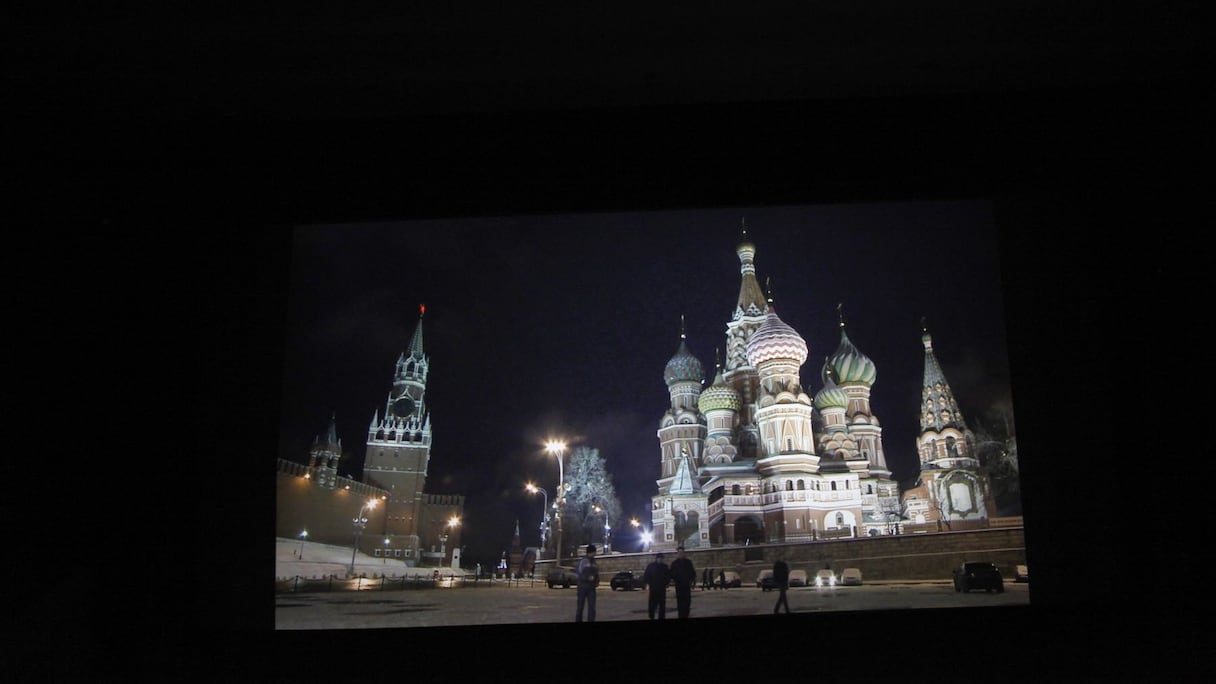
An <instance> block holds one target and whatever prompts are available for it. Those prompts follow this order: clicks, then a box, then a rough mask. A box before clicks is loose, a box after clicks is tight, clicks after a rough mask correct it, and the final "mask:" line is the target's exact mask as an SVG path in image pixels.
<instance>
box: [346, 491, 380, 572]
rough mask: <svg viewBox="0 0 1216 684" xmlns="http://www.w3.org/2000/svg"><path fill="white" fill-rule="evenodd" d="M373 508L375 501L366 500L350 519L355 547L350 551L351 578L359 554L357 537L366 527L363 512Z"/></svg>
mask: <svg viewBox="0 0 1216 684" xmlns="http://www.w3.org/2000/svg"><path fill="white" fill-rule="evenodd" d="M375 507H376V500H375V499H368V500H367V503H365V504H363V505H362V506H361V507H360V508H359V512H358V513H356V514H355V517H354V518H353V519H351V522H352V523H353V524H354V526H355V545H354V547H353V548H351V550H350V575H351V577H354V575H355V554H356V553H358V552H359V535H360V534H362V533H363V528H364V527H367V518H365V517H363V511H366V510H368V509H370V508H375Z"/></svg>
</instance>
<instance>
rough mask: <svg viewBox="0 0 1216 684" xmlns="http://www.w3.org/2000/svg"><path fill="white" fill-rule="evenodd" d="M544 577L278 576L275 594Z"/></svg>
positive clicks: (525, 581) (531, 582)
mask: <svg viewBox="0 0 1216 684" xmlns="http://www.w3.org/2000/svg"><path fill="white" fill-rule="evenodd" d="M545 585H546V582H545V579H544V577H538V576H528V577H494V576H489V577H487V576H485V575H482V576H480V577H478V576H477V575H475V574H472V573H469V574H465V573H451V572H450V573H447V574H440V575H438V576H435V575H408V576H400V577H399V576H396V575H394V576H392V577H389V576H387V575H372V576H371V577H368V576H367V575H366V574H362V575H359V576H358V577H339V576H337V575H326V576H322V577H303V576H301V575H296V576H294V577H287V578H283V577H279V578H276V579H275V582H274V592H275V593H276V594H306V593H317V592H331V591H401V590H406V589H414V590H425V589H467V588H488V587H535V586H545Z"/></svg>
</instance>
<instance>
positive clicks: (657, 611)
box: [574, 544, 790, 622]
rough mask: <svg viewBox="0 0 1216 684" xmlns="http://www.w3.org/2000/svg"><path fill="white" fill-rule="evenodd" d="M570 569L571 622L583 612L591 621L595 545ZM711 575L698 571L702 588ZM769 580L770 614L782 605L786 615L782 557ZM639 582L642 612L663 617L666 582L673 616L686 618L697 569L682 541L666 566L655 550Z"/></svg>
mask: <svg viewBox="0 0 1216 684" xmlns="http://www.w3.org/2000/svg"><path fill="white" fill-rule="evenodd" d="M574 572H575V574H576V575H577V576H578V607H577V609H576V610H575V612H574V621H575V622H582V621H583V617H584V614H585V616H586V619H587V622H595V589H596V587H597V586H599V583H600V573H599V567H598V566H597V565H596V562H595V544H588V545H587V550H586V555H584V556H583V557H582V558H581V559H580V560H579V562H578V565H577V566H575V568H574ZM719 573H720V574H719V578H720V581H721V584H722V588H723V589H725V588H726V571H725V570H721V571H719ZM711 577H712V573H711V571H710V570H709V569H708V568H707V569H706V570H705V571H704V572H703V573H702V583H703V584H702V588H705V586H704V585H705V584H706V583H710V582H712V580H710V578H711ZM773 579H774V580H775V581H776V584H777V590H778V595H777V604H776V605H774V606H773V614H774V615H776V614H777V613H778V612H780V609H781V608H782V607H784V608H785V612H786V614H789V612H790V604H789V599H787V598H786V595H785V594H786V590H787V589H789V586H790V568H789V565H787V564H786V562H785V561H784V560H781V559H777V562H776V563H774V564H773ZM642 581H643V583H644V584H645V585H646V589H647V597H646V611H647V614H648V615H649V616H650V619H651V620H664V619H666V618H667V585H668V584H671V585H672V586H673V587H674V588H675V590H676V615H677V616H678V617H679V618H680V619H681V620H684V619H687V618H688V616H689V614H690V613H691V612H692V588H693V585H694V584H695V583H696V581H697V571H696V569H695V568H693V565H692V561H691V560H690V559H689V558H688V557H687V556H685V555H684V545H683V544H681V545H680V546H677V547H676V559H675V560H673V561H672V562H671V565H670V566H669V565H667V563H665V562H664V561H663V554H662V553H656V554H655V556H654V560H653V561H651V562H650V564H649V565H647V566H646V571H645V572H644V573H643V574H642Z"/></svg>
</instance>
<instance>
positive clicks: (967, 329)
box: [278, 201, 1010, 563]
mask: <svg viewBox="0 0 1216 684" xmlns="http://www.w3.org/2000/svg"><path fill="white" fill-rule="evenodd" d="M744 219H745V220H746V225H747V231H748V236H749V238H750V239H751V240H752V242H753V243H754V244H755V245H756V267H757V273H758V276H759V278H760V281H761V283H762V285H763V283H764V282H765V281H766V280H769V281H770V282H771V287H772V295H773V301H774V304H775V306H776V309H777V312H778V314H779V315H780V316H781V318H782V320H783V321H785V322H786V323H788V324H790V325H792V326H793V327H794V328H795V329H796V330H797V331H798V332H799V334H801V335H802V336H803V338H804V339H806V341H807V343H808V345H809V347H810V356H809V358H808V361H807V363H806V364H805V365H804V366H803V368H802V382H803V385H804V386H808V387H809V389H810V391H811V393H812V394H813V393H814V392H815V391H818V389H819V388H820V387H821V386H822V383H821V381H820V378H819V369H820V367H821V365H822V360H823V358H824V357H825V356H826V355H828V354H830V353H831V352H832V351H834V350H835V348H836V345H837V343H838V341H839V332H838V326H837V320H838V318H837V312H836V307H837V303H843V305H844V306H843V313H844V318H845V323H846V325H847V328H848V332H849V337H850V339H851V340H852V341H853V342H854V344H855V345H856V346H857V347H858V348H859V349H860V350H861V351H862V352H864V353H865V354H866V355H868V356H869V357H870V358H871V359H873V360H874V363H875V364H876V366H877V370H878V379H877V382H876V383H875V385H874V388H873V393H872V408H873V410H874V412H875V414H876V415H877V416H878V417H879V420H880V421H881V422H882V424H883V428H884V432H883V439H884V446H885V448H886V453H887V458H888V464H889V466H890V467H891V468H892V470H893V471H894V473H895V477H896V478H897V479H900V480H905V479H907V478H909V477H910V476H913V475H914V474H915V463H916V456H915V449H914V439H915V435H916V431H917V415H918V414H917V409H918V404H919V401H920V383H921V378H922V372H923V367H924V366H923V362H924V352H923V348H922V346H921V341H920V334H921V324H920V321H921V317H922V316H924V317H925V318H926V320H927V324H928V328H929V331H930V333H931V334H932V335H933V339H934V349H935V352H936V354H937V356H938V360H939V361H940V362H941V364H942V367H943V369H944V371H945V373H946V377H947V380H948V381H949V382H950V383H951V386H952V387H953V389H954V391H955V394H956V397H957V398H958V400H959V401H960V404H961V407H962V410H963V412H964V416H965V417H966V418H968V420H969V421H970V424H971V425H972V427H973V428H974V427H975V423H976V419H977V418H978V417H980V416H981V415H982V414H983V413H985V412H987V411H988V410H989V408H990V407H991V406H993V405H997V404H1001V403H1004V404H1008V403H1009V401H1010V391H1009V380H1008V377H1009V372H1008V357H1007V352H1006V346H1005V328H1004V318H1003V313H1002V304H1001V302H1002V299H1001V297H1002V295H1001V284H1000V283H1001V280H1000V270H999V254H998V251H997V244H996V235H995V233H994V230H993V228H992V217H991V215H990V207H989V206H988V204H986V203H984V202H978V201H976V202H952V203H949V202H948V203H936V202H934V203H930V202H922V203H905V204H873V205H860V204H859V205H826V206H818V207H815V206H802V207H762V208H755V207H740V208H718V209H712V210H695V211H674V210H673V211H656V212H633V213H614V214H582V215H573V214H572V215H549V216H513V217H504V218H484V217H483V218H473V219H466V220H459V219H444V220H433V221H432V220H427V221H410V222H402V223H380V224H371V223H363V224H347V225H319V226H301V227H298V228H297V229H296V230H295V231H294V233H293V247H292V263H291V278H292V282H291V285H290V291H289V311H288V312H287V316H286V319H287V328H286V340H285V347H284V363H285V367H284V368H283V378H284V384H283V403H282V419H281V426H280V440H281V441H280V449H279V454H278V455H279V456H280V457H282V458H285V459H289V460H294V461H298V462H305V461H306V460H307V452H308V448H309V445H310V444H311V442H312V440H313V438H314V437H316V436H317V435H319V434H322V433H323V432H324V430H325V429H326V428H327V426H328V422H329V418H330V415H331V414H333V415H336V418H337V427H338V433H339V437H340V438H341V440H342V444H343V451H344V452H345V453H346V454H347V456H346V457H345V458H344V460H343V465H342V466H341V467H340V469H339V470H340V472H341V473H342V474H344V475H350V474H355V475H356V476H359V475H361V472H362V460H363V455H364V450H365V443H366V438H367V427H368V424H369V423H370V421H371V418H372V414H373V412H374V411H376V410H377V409H380V410H381V411H382V410H383V406H384V402H385V398H386V396H387V393H388V391H389V389H390V388H391V378H392V372H393V368H394V363H395V361H396V359H397V356H398V355H399V354H400V353H401V351H402V350H403V349H404V348H405V346H406V345H407V344H408V342H409V339H410V336H411V335H412V333H413V330H414V327H415V325H416V324H417V321H418V311H419V304H423V303H424V304H425V305H426V313H425V316H424V319H423V337H424V345H425V350H426V353H427V354H428V356H429V357H430V362H431V366H430V376H429V381H428V386H427V400H428V405H429V411H430V415H431V420H432V428H433V449H432V452H431V461H430V472H429V479H428V485H427V489H428V491H429V492H430V493H453V494H464V495H465V496H466V497H467V499H466V505H465V520H464V535H465V539H464V542H465V544H466V545H467V546H468V548H467V549H466V552H465V560H466V561H467V562H470V563H471V562H476V561H482V562H486V561H492V560H493V559H496V558H497V557H498V555H499V554H500V553H501V551H502V550H503V549H505V548H507V547H508V546H509V544H510V541H511V537H512V534H513V532H514V525H515V521H516V520H518V521H519V525H520V531H521V541H522V543H523V544H524V545H525V546H527V545H534V544H536V543H537V541H538V539H537V529H536V528H537V524H538V522H539V516H540V512H541V509H542V505H543V504H542V500H541V498H540V497H537V496H530V495H528V494H527V493H526V491H525V490H524V484H525V483H526V482H528V481H535V482H539V483H541V484H542V485H543V486H545V487H546V488H547V489H548V490H549V492H550V499H551V498H552V492H553V490H554V488H555V487H556V484H557V479H558V469H557V465H556V462H555V459H554V458H553V457H552V456H549V455H546V453H545V452H544V450H543V444H544V442H545V440H546V439H548V438H564V439H565V440H566V441H567V442H568V443H569V444H570V445H571V447H572V448H573V447H577V446H589V447H594V448H597V449H599V452H600V456H601V457H603V458H605V459H606V461H607V468H608V471H609V472H610V473H611V475H612V477H613V480H614V484H615V487H616V490H617V494H618V496H619V498H620V500H621V502H622V505H623V509H624V511H625V512H626V514H627V515H630V516H638V517H639V518H641V519H642V520H644V521H648V517H645V514H646V513H647V511H648V510H649V497H650V496H651V495H653V494H654V493H655V491H656V487H655V478H656V477H657V476H658V466H659V448H658V440H657V437H656V430H657V426H658V421H659V418H660V417H661V416H662V414H663V412H664V411H665V410H666V408H667V407H668V405H669V403H668V395H667V389H666V385H665V384H664V382H663V368H664V365H665V364H666V363H667V360H668V359H669V358H671V356H672V355H673V354H674V353H675V351H676V349H677V347H678V346H679V342H680V326H681V316H683V317H684V320H685V325H686V330H687V336H688V345H689V348H690V350H691V351H692V352H693V353H694V354H695V355H697V357H698V358H699V359H700V360H701V363H702V365H703V366H704V367H705V369H706V375H707V376H708V377H707V381H712V374H713V368H714V358H715V349H718V350H722V349H723V348H724V345H725V332H726V323H727V322H728V321H729V320H730V316H731V314H732V312H733V310H734V306H735V301H736V298H737V296H738V291H739V284H740V275H739V261H738V258H737V256H736V255H735V247H736V245H737V244H738V243H739V241H740V227H741V221H742V220H744ZM720 353H721V352H720ZM614 528H616V529H620V527H619V526H618V525H614ZM623 531H625V530H623ZM627 532H628V533H629V535H630V536H627V537H624V538H621V537H618V538H616V541H615V545H616V546H617V548H620V549H622V550H628V549H631V548H632V547H633V544H632V539H631V536H632V530H631V529H629V530H627Z"/></svg>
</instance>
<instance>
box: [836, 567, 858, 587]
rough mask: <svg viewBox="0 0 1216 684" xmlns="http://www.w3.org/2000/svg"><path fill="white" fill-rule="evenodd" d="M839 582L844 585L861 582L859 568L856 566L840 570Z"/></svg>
mask: <svg viewBox="0 0 1216 684" xmlns="http://www.w3.org/2000/svg"><path fill="white" fill-rule="evenodd" d="M840 583H841V584H843V585H845V586H856V585H858V584H861V570H859V569H857V568H845V569H844V570H842V571H841V572H840Z"/></svg>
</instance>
